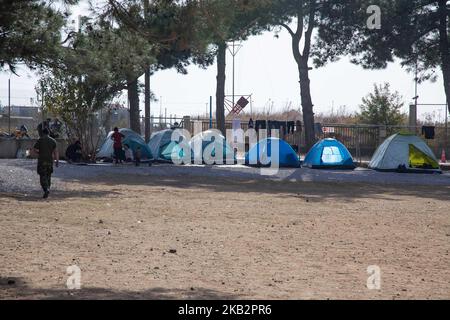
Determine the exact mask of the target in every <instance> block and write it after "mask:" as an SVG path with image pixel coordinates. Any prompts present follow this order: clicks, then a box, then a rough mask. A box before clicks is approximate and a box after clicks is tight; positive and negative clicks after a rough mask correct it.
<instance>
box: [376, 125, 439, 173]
mask: <svg viewBox="0 0 450 320" xmlns="http://www.w3.org/2000/svg"><path fill="white" fill-rule="evenodd" d="M369 168H370V169H374V170H378V171H397V172H412V173H442V171H441V170H440V167H439V162H438V160H437V159H436V157H435V155H434V153H433V151H431V149H430V148H429V147H428V145H427V144H426V143H425V142H424V141H423V140H422V139H420V138H419V137H417V136H415V135H413V134H403V133H399V134H395V135H393V136H390V137H389V138H387V139H386V140H385V141H384V142H383V143H382V144H381V145H380V146H379V147H378V149H377V151H375V154H374V155H373V157H372V160H371V161H370V164H369Z"/></svg>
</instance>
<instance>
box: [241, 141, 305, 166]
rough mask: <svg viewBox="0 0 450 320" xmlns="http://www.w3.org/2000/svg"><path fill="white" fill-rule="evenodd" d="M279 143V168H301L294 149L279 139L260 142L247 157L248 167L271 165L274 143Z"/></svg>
mask: <svg viewBox="0 0 450 320" xmlns="http://www.w3.org/2000/svg"><path fill="white" fill-rule="evenodd" d="M273 141H278V146H279V158H278V159H279V166H280V167H293V168H298V167H300V159H299V157H298V156H297V154H296V153H295V151H294V149H292V147H291V146H290V145H289V144H288V143H287V142H286V141H284V140H281V139H278V138H267V139H263V140H261V141H259V142H258V143H257V144H256V145H255V146H253V148H251V149H250V150H249V152H247V154H246V156H245V164H246V165H263V166H269V165H271V156H272V142H273Z"/></svg>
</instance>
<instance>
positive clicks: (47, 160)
mask: <svg viewBox="0 0 450 320" xmlns="http://www.w3.org/2000/svg"><path fill="white" fill-rule="evenodd" d="M49 134H50V132H49V130H48V129H47V128H44V129H43V130H42V137H41V138H39V140H38V141H37V142H36V144H35V145H34V147H33V150H34V153H35V154H37V155H38V165H37V173H38V174H39V177H40V183H41V187H42V190H43V191H44V196H43V198H44V199H47V198H48V195H49V194H50V187H51V184H52V173H53V161H55V166H56V167H58V166H59V153H58V148H57V145H56V141H55V139H53V138H51V137H50V136H49Z"/></svg>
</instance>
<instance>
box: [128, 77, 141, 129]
mask: <svg viewBox="0 0 450 320" xmlns="http://www.w3.org/2000/svg"><path fill="white" fill-rule="evenodd" d="M128 100H129V102H130V129H131V130H133V131H134V132H136V133H139V134H141V119H140V111H139V91H138V79H137V78H136V79H134V80H131V81H130V82H128Z"/></svg>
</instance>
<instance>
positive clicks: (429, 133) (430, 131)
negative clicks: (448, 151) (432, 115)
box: [422, 126, 436, 140]
mask: <svg viewBox="0 0 450 320" xmlns="http://www.w3.org/2000/svg"><path fill="white" fill-rule="evenodd" d="M422 134H423V135H424V136H425V139H427V140H433V139H434V137H435V136H436V132H435V127H432V126H423V127H422Z"/></svg>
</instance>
